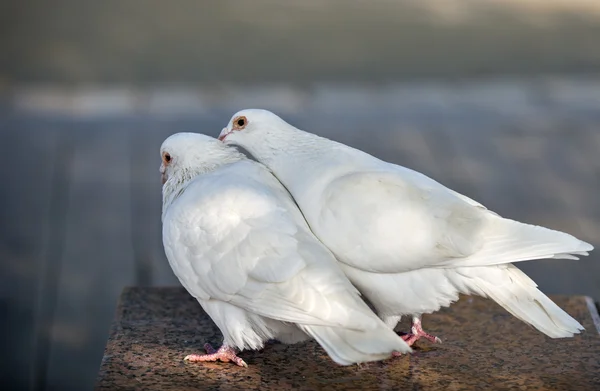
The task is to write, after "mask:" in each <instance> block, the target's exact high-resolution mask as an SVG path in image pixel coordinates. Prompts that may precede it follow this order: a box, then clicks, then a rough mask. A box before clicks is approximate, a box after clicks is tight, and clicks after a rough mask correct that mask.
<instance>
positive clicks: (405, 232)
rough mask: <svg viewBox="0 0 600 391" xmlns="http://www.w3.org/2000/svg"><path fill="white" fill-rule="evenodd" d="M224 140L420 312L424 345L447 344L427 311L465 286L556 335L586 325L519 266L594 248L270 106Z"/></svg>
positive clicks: (363, 286)
mask: <svg viewBox="0 0 600 391" xmlns="http://www.w3.org/2000/svg"><path fill="white" fill-rule="evenodd" d="M219 139H220V140H223V141H225V142H226V143H227V144H235V145H238V146H240V147H243V148H244V149H245V150H246V151H247V152H249V153H250V154H251V155H253V156H254V158H256V159H257V160H258V161H260V162H262V163H263V164H265V165H266V166H267V167H268V168H269V169H270V170H271V171H272V172H273V174H275V176H276V177H277V178H278V179H279V180H280V181H281V183H283V185H285V187H286V188H287V190H288V191H289V192H290V193H291V194H292V196H293V198H294V199H295V201H296V202H297V204H298V206H299V207H300V210H301V211H302V213H303V214H304V217H305V218H306V221H307V222H308V224H309V225H310V227H311V229H312V231H313V232H314V234H315V235H316V236H317V237H318V238H319V239H320V240H321V241H322V242H323V243H324V244H325V245H326V246H327V247H328V248H329V249H330V250H331V251H332V252H333V253H334V255H335V256H336V258H337V259H338V261H339V262H340V264H341V266H342V269H343V270H344V272H345V273H346V275H347V276H348V278H349V279H350V281H351V282H352V283H353V284H354V285H355V286H356V287H357V288H358V289H359V290H360V292H361V293H362V294H363V296H365V297H367V298H368V299H369V301H370V302H371V303H372V304H373V306H374V307H375V309H376V311H377V313H378V315H379V316H380V317H381V318H382V319H383V320H384V322H386V324H388V325H389V326H390V327H392V328H394V327H395V326H396V324H397V323H398V321H399V320H400V318H401V316H403V315H412V317H413V318H412V320H413V325H412V329H411V331H412V333H409V334H408V335H406V336H404V337H403V338H405V340H406V341H407V342H408V343H409V345H412V344H413V343H414V342H415V341H416V340H417V339H419V338H420V337H425V338H426V339H428V340H430V341H432V342H435V341H438V342H441V340H439V339H438V338H437V337H434V336H432V335H429V334H427V333H426V332H424V331H423V328H422V326H421V315H422V314H425V313H431V312H434V311H437V310H438V309H439V308H440V307H446V306H449V305H450V304H451V303H452V302H454V301H456V300H457V299H458V297H459V293H463V294H474V295H479V296H483V297H488V298H491V299H493V300H494V301H496V302H497V303H498V304H500V305H501V306H502V307H504V308H505V309H506V310H507V311H508V312H510V313H511V314H513V315H514V316H516V317H517V318H519V319H521V320H522V321H524V322H526V323H529V324H531V325H532V326H534V327H535V328H537V329H538V330H540V331H541V332H543V333H544V334H546V335H548V336H550V337H552V338H562V337H571V336H573V334H576V333H579V332H580V330H583V327H582V326H581V325H580V324H579V322H577V321H576V320H575V319H573V318H571V316H569V315H568V314H567V313H566V312H564V311H563V310H562V309H560V308H559V307H558V306H557V305H556V304H554V303H553V302H552V301H551V300H550V299H549V298H548V297H547V296H546V295H544V294H543V293H542V292H540V291H539V290H538V289H537V288H536V286H537V285H536V284H535V282H533V281H532V280H531V279H530V278H529V277H528V276H527V275H525V273H523V272H522V271H521V270H519V269H518V268H517V267H515V266H514V265H513V264H512V263H513V262H520V261H528V260H534V259H542V258H565V259H577V257H576V255H588V254H587V251H590V250H592V249H593V247H592V246H591V245H590V244H588V243H585V242H583V241H581V240H578V239H576V238H574V237H573V236H571V235H568V234H566V233H562V232H558V231H553V230H550V229H547V228H543V227H538V226H533V225H527V224H523V223H519V222H517V221H513V220H509V219H505V218H502V217H500V216H499V215H497V214H496V213H494V212H491V211H489V210H487V209H486V208H485V207H484V206H483V205H481V204H479V203H478V202H476V201H473V200H472V199H470V198H468V197H466V196H464V195H461V194H459V193H457V192H455V191H453V190H451V189H448V188H447V187H445V186H443V185H441V184H440V183H438V182H436V181H434V180H432V179H430V178H428V177H427V176H425V175H422V174H420V173H418V172H416V171H413V170H410V169H408V168H404V167H401V166H398V165H395V164H391V163H387V162H384V161H381V160H379V159H377V158H375V157H373V156H371V155H369V154H367V153H365V152H362V151H359V150H357V149H354V148H351V147H348V146H346V145H343V144H340V143H337V142H334V141H331V140H328V139H325V138H322V137H319V136H316V135H314V134H310V133H307V132H305V131H302V130H299V129H297V128H295V127H293V126H292V125H290V124H288V123H286V122H285V121H284V120H282V119H281V118H279V117H278V116H276V115H275V114H273V113H271V112H269V111H266V110H243V111H240V112H238V113H236V114H235V115H234V116H233V117H232V119H231V121H230V122H229V124H228V125H227V127H226V128H225V129H223V130H222V132H221V134H220V136H219Z"/></svg>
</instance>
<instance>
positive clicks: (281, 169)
mask: <svg viewBox="0 0 600 391" xmlns="http://www.w3.org/2000/svg"><path fill="white" fill-rule="evenodd" d="M244 148H246V149H247V150H248V152H250V153H251V154H252V155H253V156H254V157H255V158H256V159H258V160H259V161H260V162H261V163H263V164H264V165H266V166H267V167H269V169H270V170H271V171H272V172H273V173H274V174H275V176H276V177H277V178H278V179H279V180H280V181H281V182H282V183H283V184H284V185H285V186H286V187H287V188H288V190H289V191H290V192H291V193H292V195H293V196H294V197H297V196H300V195H302V194H307V193H311V192H312V193H313V194H315V193H318V192H319V190H320V187H321V186H325V185H326V184H327V183H329V182H330V181H332V180H334V179H335V178H337V177H340V176H342V175H345V174H347V173H349V172H353V171H356V170H357V169H360V168H361V167H362V168H368V167H371V166H373V165H375V164H378V163H377V162H380V161H379V160H378V159H376V158H375V157H373V156H371V155H368V154H366V153H364V152H362V151H359V150H357V149H354V148H351V147H349V146H347V145H344V144H341V143H338V142H335V141H332V140H329V139H326V138H323V137H319V136H317V135H314V134H312V133H308V132H304V131H302V130H299V129H296V128H293V127H291V126H290V128H288V129H286V130H284V131H282V130H281V129H279V130H278V131H276V132H270V134H269V136H268V137H266V138H265V139H263V140H262V142H261V143H260V144H258V145H252V146H250V148H247V147H246V146H244Z"/></svg>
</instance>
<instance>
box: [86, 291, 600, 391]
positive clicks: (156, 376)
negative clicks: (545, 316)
mask: <svg viewBox="0 0 600 391" xmlns="http://www.w3.org/2000/svg"><path fill="white" fill-rule="evenodd" d="M552 299H553V300H554V301H555V302H556V303H557V304H558V305H560V306H561V307H562V308H563V309H565V310H566V311H567V312H569V313H570V314H571V315H572V316H574V317H575V318H576V319H578V320H579V321H580V322H581V323H582V324H583V326H584V327H585V328H586V331H585V332H583V333H582V334H580V335H577V336H576V337H574V338H568V339H550V338H548V337H546V336H544V335H543V334H541V333H539V332H538V331H537V330H535V329H533V328H531V327H529V326H527V325H525V324H524V323H522V322H520V321H519V320H517V319H515V318H514V317H512V316H511V315H510V314H508V313H507V312H506V311H504V310H503V309H502V308H501V307H499V306H498V305H497V304H495V303H494V302H492V301H490V300H485V299H482V298H478V297H461V299H460V300H459V301H458V302H457V303H455V304H454V305H453V306H451V307H450V308H446V309H443V310H441V311H439V312H438V313H436V314H432V315H425V316H424V320H423V321H424V325H425V327H426V330H428V331H429V332H431V333H433V334H435V335H438V336H440V337H441V338H442V340H443V341H444V343H443V344H441V345H440V344H435V345H433V344H431V343H429V342H427V341H423V342H421V341H419V342H417V347H416V350H415V353H414V354H412V355H409V356H403V357H400V358H396V359H391V360H387V361H384V362H376V363H368V364H363V365H360V366H356V365H354V366H348V367H341V366H338V365H336V364H334V363H333V362H332V361H331V360H330V359H329V358H328V356H327V355H326V353H325V352H324V351H323V350H322V349H321V348H320V347H319V346H318V345H317V344H316V343H314V342H307V343H301V344H296V345H282V344H277V343H273V344H268V345H267V346H266V347H265V348H264V349H263V350H262V351H256V352H251V351H247V352H242V353H241V355H240V356H241V357H242V358H243V359H244V360H245V361H246V362H247V363H248V365H249V368H241V367H237V366H235V365H232V364H228V363H204V364H197V363H187V362H184V361H183V357H185V356H186V355H187V354H190V353H198V352H202V346H203V344H204V343H206V342H210V343H212V344H213V345H217V344H219V343H220V341H221V335H220V333H219V331H218V329H217V328H216V326H215V325H214V324H213V323H212V321H211V320H210V318H209V317H208V316H207V315H206V314H205V313H204V312H203V311H202V309H201V307H200V306H199V305H198V304H197V302H196V301H195V300H194V299H193V298H192V297H191V296H189V295H188V294H187V292H186V291H185V290H184V289H183V288H179V287H177V288H126V289H125V290H124V291H123V293H122V295H121V299H120V302H119V306H118V309H117V314H116V319H115V321H114V323H113V326H112V328H111V333H110V337H109V340H108V344H107V346H106V351H105V354H104V357H103V359H102V364H101V367H100V371H99V374H98V379H97V383H96V387H95V389H97V390H138V389H143V390H210V389H214V390H217V389H218V390H229V389H243V390H259V389H260V390H283V389H287V390H291V389H298V390H321V389H323V390H386V389H390V390H392V389H417V390H463V389H464V390H466V389H495V390H496V389H498V390H501V389H507V390H508V389H518V390H542V389H543V390H566V389H568V390H593V389H600V335H599V332H600V317H599V316H598V312H597V310H596V306H594V303H593V301H592V300H591V299H590V298H588V297H585V296H553V297H552ZM594 322H596V323H594ZM401 327H403V328H404V329H408V323H403V324H402V326H401Z"/></svg>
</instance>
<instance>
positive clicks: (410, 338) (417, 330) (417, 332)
mask: <svg viewBox="0 0 600 391" xmlns="http://www.w3.org/2000/svg"><path fill="white" fill-rule="evenodd" d="M401 337H402V339H403V340H404V342H406V343H407V344H408V346H412V345H413V344H414V343H415V342H417V341H418V340H419V339H421V338H425V339H426V340H428V341H431V342H432V343H436V342H437V343H442V340H441V339H439V338H438V337H436V336H434V335H431V334H428V333H426V332H425V331H424V330H423V327H422V326H421V319H419V318H413V324H412V329H411V333H410V334H406V335H402V336H401Z"/></svg>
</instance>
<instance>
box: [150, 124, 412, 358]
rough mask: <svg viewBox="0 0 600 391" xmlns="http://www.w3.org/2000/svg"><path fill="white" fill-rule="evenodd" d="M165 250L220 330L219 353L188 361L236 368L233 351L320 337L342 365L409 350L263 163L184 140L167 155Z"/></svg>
mask: <svg viewBox="0 0 600 391" xmlns="http://www.w3.org/2000/svg"><path fill="white" fill-rule="evenodd" d="M160 153H161V157H162V164H161V167H160V172H161V174H162V179H163V189H162V193H163V211H162V222H163V245H164V248H165V253H166V255H167V258H168V260H169V264H170V265H171V267H172V268H173V271H174V272H175V275H176V276H177V278H179V281H181V284H182V285H183V286H184V287H185V288H186V289H187V291H188V292H189V293H190V294H191V295H192V296H194V297H195V298H196V299H197V300H198V302H199V303H200V305H201V306H202V308H203V309H204V311H206V313H207V314H208V315H209V316H210V317H211V318H212V320H213V321H214V322H215V324H216V325H217V326H218V327H219V329H220V330H221V333H222V334H223V337H224V340H223V345H222V347H221V348H220V349H218V350H216V351H215V350H214V349H213V348H212V347H211V346H210V345H208V344H207V345H205V349H206V350H207V352H208V354H205V355H190V356H187V357H186V360H189V361H216V360H221V361H233V362H235V363H236V364H238V365H240V366H246V363H245V362H244V361H243V360H242V359H241V358H239V357H237V355H236V352H235V349H239V350H243V349H260V348H261V347H263V344H264V342H265V341H267V340H269V339H279V340H280V341H282V342H286V343H295V342H299V341H301V340H304V339H307V338H308V336H310V337H313V338H314V339H316V340H317V342H318V343H319V344H320V345H321V346H322V347H323V348H324V349H325V350H326V351H327V353H328V354H329V356H330V357H331V358H332V359H333V360H334V361H335V362H337V363H338V364H342V365H348V364H352V363H359V362H365V361H374V360H381V359H385V358H388V357H390V356H391V355H392V353H394V352H396V351H397V352H409V351H410V350H411V349H410V347H409V346H408V345H407V344H406V342H404V341H403V340H402V339H401V338H400V337H398V336H397V335H396V334H395V333H394V332H393V331H392V330H390V329H389V328H388V327H387V326H386V325H385V324H384V323H383V322H382V321H381V319H379V318H378V317H377V316H376V315H375V314H374V313H373V312H372V310H371V309H370V308H369V307H368V306H367V305H366V304H365V303H364V302H363V301H362V299H361V298H360V294H359V293H358V291H357V290H356V288H354V286H352V284H351V283H350V281H348V279H347V278H346V276H345V275H344V273H343V271H342V270H341V269H340V267H339V265H338V263H337V261H336V259H335V257H334V256H333V254H331V252H330V251H329V250H327V248H326V247H325V246H324V245H323V244H322V243H320V242H319V241H318V239H316V238H315V237H314V235H313V234H312V232H311V231H310V228H309V227H308V225H307V224H306V221H305V220H304V218H303V216H302V213H301V212H300V211H299V210H298V207H297V206H296V204H295V203H294V201H293V200H292V198H291V196H290V195H289V193H288V192H287V191H286V190H285V189H284V188H283V186H282V185H281V184H280V183H279V181H277V179H275V177H274V176H273V175H272V174H271V173H270V172H269V171H268V170H267V169H266V168H265V167H264V166H263V165H261V164H259V163H257V162H254V161H252V160H249V159H247V158H246V157H245V156H244V155H242V154H240V153H239V152H238V151H237V150H236V149H235V148H233V147H229V146H226V145H224V144H223V143H221V142H220V141H218V140H217V139H215V138H212V137H208V136H204V135H200V134H193V133H178V134H175V135H172V136H170V137H169V138H167V139H166V140H165V141H164V143H163V144H162V147H161V149H160Z"/></svg>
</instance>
